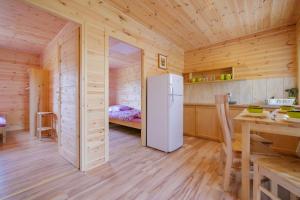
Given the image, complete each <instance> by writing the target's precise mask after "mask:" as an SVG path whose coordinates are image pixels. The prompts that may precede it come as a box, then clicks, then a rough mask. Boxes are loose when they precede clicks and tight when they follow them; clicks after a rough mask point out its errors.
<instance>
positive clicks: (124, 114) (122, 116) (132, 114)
mask: <svg viewBox="0 0 300 200" xmlns="http://www.w3.org/2000/svg"><path fill="white" fill-rule="evenodd" d="M109 118H111V119H119V120H123V121H140V119H141V111H140V110H137V109H134V108H133V109H131V110H125V111H112V112H109Z"/></svg>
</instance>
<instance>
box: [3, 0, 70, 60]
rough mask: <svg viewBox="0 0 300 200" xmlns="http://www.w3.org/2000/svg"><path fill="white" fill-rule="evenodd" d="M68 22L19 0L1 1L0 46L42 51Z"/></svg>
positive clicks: (26, 50)
mask: <svg viewBox="0 0 300 200" xmlns="http://www.w3.org/2000/svg"><path fill="white" fill-rule="evenodd" d="M65 24H66V21H65V20H63V19H61V18H58V17H56V16H53V15H51V14H48V13H47V12H45V11H42V10H40V9H38V8H35V7H32V6H30V5H27V4H25V3H23V2H21V1H19V0H1V6H0V48H8V49H14V50H18V51H25V52H28V53H35V54H40V53H41V52H42V50H43V49H44V48H45V47H46V46H47V44H48V43H49V42H50V41H51V40H52V39H53V38H54V37H55V35H56V34H57V33H58V32H59V31H60V30H61V29H62V27H63V26H64V25H65Z"/></svg>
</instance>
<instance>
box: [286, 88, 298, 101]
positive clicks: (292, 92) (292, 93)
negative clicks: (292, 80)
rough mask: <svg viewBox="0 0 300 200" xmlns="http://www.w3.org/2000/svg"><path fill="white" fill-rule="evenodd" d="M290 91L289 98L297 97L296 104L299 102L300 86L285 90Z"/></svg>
mask: <svg viewBox="0 0 300 200" xmlns="http://www.w3.org/2000/svg"><path fill="white" fill-rule="evenodd" d="M285 91H286V92H287V93H288V97H289V98H295V99H296V100H295V104H298V101H297V96H298V88H290V89H286V90H285Z"/></svg>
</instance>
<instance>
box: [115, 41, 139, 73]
mask: <svg viewBox="0 0 300 200" xmlns="http://www.w3.org/2000/svg"><path fill="white" fill-rule="evenodd" d="M140 63H141V50H140V49H139V48H137V47H134V46H132V45H130V44H127V43H125V42H122V41H121V40H117V39H114V38H110V39H109V68H124V67H132V66H134V65H137V64H140Z"/></svg>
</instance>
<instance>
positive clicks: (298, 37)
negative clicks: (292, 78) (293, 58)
mask: <svg viewBox="0 0 300 200" xmlns="http://www.w3.org/2000/svg"><path fill="white" fill-rule="evenodd" d="M296 40H297V42H296V47H297V68H298V77H297V78H298V89H299V92H298V102H300V19H299V21H298V23H297V25H296ZM299 104H300V103H299Z"/></svg>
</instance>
